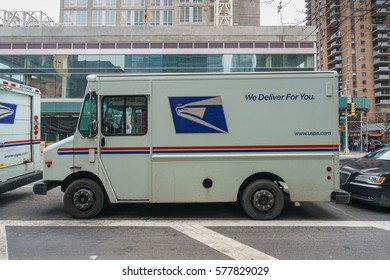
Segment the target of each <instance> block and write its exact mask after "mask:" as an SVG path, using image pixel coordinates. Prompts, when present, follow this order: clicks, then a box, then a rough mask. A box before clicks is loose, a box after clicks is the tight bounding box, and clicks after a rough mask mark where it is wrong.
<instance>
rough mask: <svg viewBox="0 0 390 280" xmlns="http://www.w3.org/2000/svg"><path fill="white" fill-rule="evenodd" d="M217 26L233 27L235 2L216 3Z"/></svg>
mask: <svg viewBox="0 0 390 280" xmlns="http://www.w3.org/2000/svg"><path fill="white" fill-rule="evenodd" d="M214 22H215V25H216V26H233V0H216V1H215V20H214Z"/></svg>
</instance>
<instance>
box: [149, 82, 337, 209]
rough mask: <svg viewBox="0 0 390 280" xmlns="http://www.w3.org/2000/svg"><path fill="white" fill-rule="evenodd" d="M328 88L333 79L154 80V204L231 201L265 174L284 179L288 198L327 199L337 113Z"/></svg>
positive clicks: (334, 94) (334, 176)
mask: <svg viewBox="0 0 390 280" xmlns="http://www.w3.org/2000/svg"><path fill="white" fill-rule="evenodd" d="M327 83H328V84H330V85H332V86H334V85H335V79H334V77H332V76H330V75H328V76H327V77H325V76H322V77H321V76H317V78H316V79H312V78H311V79H309V78H307V77H306V76H302V75H301V76H299V77H298V76H291V77H286V76H284V77H282V78H277V77H276V76H272V75H266V76H265V77H264V78H257V79H254V78H253V77H252V78H251V77H249V78H248V77H246V78H245V77H238V78H235V79H234V78H231V79H218V78H216V79H205V80H201V81H196V79H195V80H191V79H188V80H185V79H180V80H175V81H173V80H164V81H152V94H151V102H152V106H151V107H152V108H151V110H152V112H153V114H152V131H153V133H152V150H153V154H152V198H151V200H152V201H165V202H174V201H176V202H178V201H179V202H210V201H234V200H236V199H237V192H238V189H239V187H240V185H241V184H242V183H243V182H244V180H245V179H246V178H249V177H250V176H252V175H255V174H260V173H263V174H273V175H276V176H278V177H280V178H281V179H282V180H283V181H285V182H286V184H287V185H288V187H289V191H290V194H291V199H292V200H295V201H328V200H329V197H330V193H331V192H332V191H334V188H335V187H334V186H335V185H337V182H338V173H337V170H338V169H337V162H338V133H337V115H338V113H337V91H336V88H333V92H331V93H329V92H327V88H328V90H329V86H326V85H327ZM330 88H332V87H330ZM172 100H173V101H172ZM217 107H219V108H217ZM221 108H222V109H221ZM208 111H209V112H210V113H209V114H210V115H207V114H208V113H207V112H208ZM202 114H203V115H202ZM200 115H202V117H201V118H200V117H199V116H200ZM218 116H219V117H220V118H219V120H218V121H215V119H216V118H218ZM194 123H196V124H194ZM205 126H207V128H206V129H205ZM188 127H190V128H188ZM335 166H336V167H335ZM328 167H330V168H331V171H328V170H327V168H328ZM206 179H210V180H211V181H212V187H209V188H207V187H204V186H203V184H204V183H203V182H204V181H205V180H206Z"/></svg>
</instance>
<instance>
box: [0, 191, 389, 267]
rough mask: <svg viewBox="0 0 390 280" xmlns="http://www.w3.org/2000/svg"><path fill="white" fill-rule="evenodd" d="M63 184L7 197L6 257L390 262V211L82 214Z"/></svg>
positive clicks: (174, 207) (178, 208) (1, 226)
mask: <svg viewBox="0 0 390 280" xmlns="http://www.w3.org/2000/svg"><path fill="white" fill-rule="evenodd" d="M62 199H63V194H62V193H61V191H60V189H59V188H56V189H54V190H52V191H50V192H48V195H47V196H38V195H34V194H33V192H32V186H25V187H22V188H19V189H17V190H14V191H12V192H8V193H4V194H1V195H0V259H10V260H46V259H49V260H85V259H101V260H125V259H139V260H140V259H151V260H153V259H154V260H191V259H201V260H207V259H215V260H228V259H259V260H261V259H265V260H267V259H281V260H331V259H335V260H355V259H356V260H379V259H383V260H389V259H390V234H389V231H390V210H389V209H386V208H379V207H372V206H367V205H363V204H359V203H355V202H352V203H350V204H348V205H336V204H334V203H333V202H329V203H302V204H301V206H300V207H296V206H294V205H293V204H292V203H291V202H287V203H286V207H285V209H284V211H283V212H282V213H281V215H280V216H279V217H278V219H277V220H273V221H254V220H251V219H249V218H248V217H247V216H246V215H245V214H244V213H243V211H242V210H241V208H240V207H239V206H237V205H236V204H235V203H230V204H158V205H156V204H153V205H150V204H126V205H109V206H107V208H106V209H105V211H104V212H103V213H102V214H101V215H100V216H99V217H98V218H96V219H94V220H75V219H72V218H70V217H69V216H68V215H67V213H65V211H64V209H63V202H62Z"/></svg>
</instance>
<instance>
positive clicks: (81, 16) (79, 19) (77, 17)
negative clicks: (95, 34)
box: [64, 11, 87, 26]
mask: <svg viewBox="0 0 390 280" xmlns="http://www.w3.org/2000/svg"><path fill="white" fill-rule="evenodd" d="M64 24H65V25H69V26H87V11H65V12H64Z"/></svg>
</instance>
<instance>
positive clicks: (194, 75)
mask: <svg viewBox="0 0 390 280" xmlns="http://www.w3.org/2000/svg"><path fill="white" fill-rule="evenodd" d="M305 75H316V76H322V75H325V76H327V77H329V76H332V75H333V76H334V77H337V76H338V73H337V72H336V71H281V72H222V73H221V72H215V73H213V72H207V73H141V74H134V73H131V74H93V75H88V76H87V78H86V79H87V81H89V82H96V81H98V80H106V79H107V80H111V79H132V78H133V79H150V78H154V79H170V78H184V79H185V78H186V77H191V78H200V79H205V78H210V79H212V78H217V77H219V76H231V77H233V76H234V77H238V76H239V77H240V78H244V77H248V78H250V77H253V76H264V77H267V78H272V77H280V76H289V77H292V76H297V77H302V76H305Z"/></svg>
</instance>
